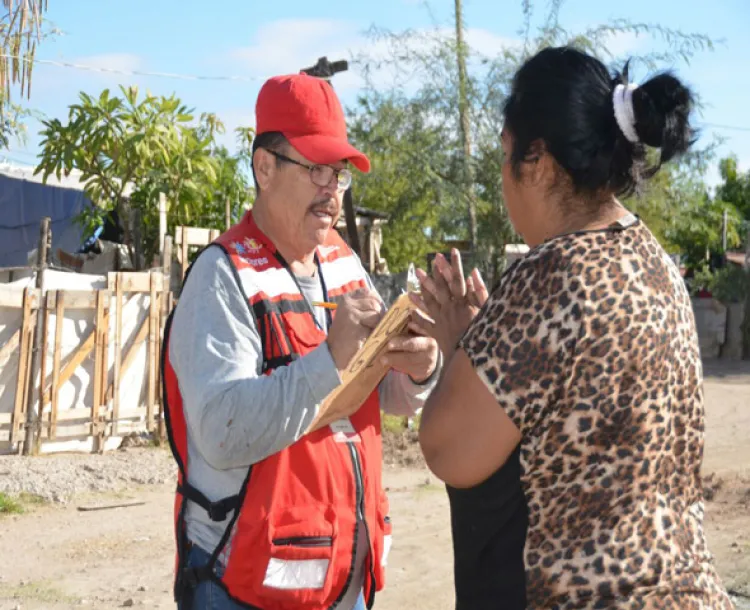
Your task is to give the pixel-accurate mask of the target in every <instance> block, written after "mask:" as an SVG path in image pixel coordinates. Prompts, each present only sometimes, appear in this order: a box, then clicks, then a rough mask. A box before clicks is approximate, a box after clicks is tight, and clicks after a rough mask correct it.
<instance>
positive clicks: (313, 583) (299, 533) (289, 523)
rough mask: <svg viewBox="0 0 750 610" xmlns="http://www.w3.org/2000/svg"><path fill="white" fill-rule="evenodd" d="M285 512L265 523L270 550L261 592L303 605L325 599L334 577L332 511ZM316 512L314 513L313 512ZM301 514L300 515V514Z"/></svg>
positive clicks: (336, 536) (267, 596)
mask: <svg viewBox="0 0 750 610" xmlns="http://www.w3.org/2000/svg"><path fill="white" fill-rule="evenodd" d="M292 512H296V511H291V512H290V513H286V514H284V515H278V516H277V518H276V519H275V520H274V521H275V522H269V524H268V542H269V554H268V562H267V565H266V569H265V574H264V576H263V582H262V585H261V591H262V593H261V594H262V596H263V597H264V598H267V599H269V600H277V601H279V602H286V603H289V604H294V605H300V606H303V605H305V604H315V603H320V602H323V601H325V600H327V599H328V597H329V596H330V593H331V588H332V583H333V581H334V577H335V572H336V566H335V563H336V562H335V559H336V550H337V548H338V531H337V524H336V522H335V520H334V519H333V518H329V517H333V515H330V516H329V517H328V516H324V515H321V514H320V513H318V512H317V511H312V510H310V511H308V512H307V514H306V516H305V518H304V519H298V518H295V517H296V515H294V514H292ZM316 513H317V514H316ZM300 516H301V515H300Z"/></svg>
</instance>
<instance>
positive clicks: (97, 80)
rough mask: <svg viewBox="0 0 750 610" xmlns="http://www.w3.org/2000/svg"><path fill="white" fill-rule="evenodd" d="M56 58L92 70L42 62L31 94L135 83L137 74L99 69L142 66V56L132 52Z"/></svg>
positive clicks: (85, 89) (125, 70)
mask: <svg viewBox="0 0 750 610" xmlns="http://www.w3.org/2000/svg"><path fill="white" fill-rule="evenodd" d="M58 61H60V62H64V63H67V64H74V65H76V66H86V67H89V68H94V69H93V70H84V69H80V68H72V67H63V66H54V65H47V64H41V65H39V66H37V67H36V68H35V69H34V70H35V75H36V74H37V73H39V76H40V78H35V84H34V89H33V91H32V95H39V94H41V93H42V92H46V93H47V94H49V93H50V92H52V91H54V92H56V96H57V97H63V96H64V95H63V92H64V94H67V93H68V92H71V91H88V92H96V90H97V89H101V88H102V87H114V86H116V85H118V84H121V83H122V84H127V83H134V82H136V80H137V78H136V77H131V76H125V75H123V74H118V73H114V72H103V71H100V70H102V69H108V70H116V71H118V72H132V71H133V70H139V69H142V68H143V65H144V61H143V58H142V57H140V56H138V55H135V54H132V53H106V54H101V55H86V56H81V57H75V58H72V59H68V58H61V59H59V60H58Z"/></svg>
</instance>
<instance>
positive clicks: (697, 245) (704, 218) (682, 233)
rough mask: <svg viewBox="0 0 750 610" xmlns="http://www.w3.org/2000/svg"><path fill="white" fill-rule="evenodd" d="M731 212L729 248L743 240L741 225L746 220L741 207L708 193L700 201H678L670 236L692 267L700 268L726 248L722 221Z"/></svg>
mask: <svg viewBox="0 0 750 610" xmlns="http://www.w3.org/2000/svg"><path fill="white" fill-rule="evenodd" d="M725 210H726V212H727V221H728V222H727V247H728V248H733V247H736V246H738V245H739V244H740V243H741V239H740V234H739V227H740V225H741V222H742V218H741V217H740V214H739V212H738V211H737V209H736V208H735V207H734V206H733V205H732V204H729V203H725V202H723V201H719V200H717V199H711V198H710V197H708V196H707V195H705V196H704V197H703V198H702V199H700V200H697V201H695V200H694V201H687V202H677V203H676V204H675V205H674V206H673V208H672V213H673V214H675V216H674V218H673V222H672V225H671V227H670V228H669V229H668V232H667V238H668V240H669V241H670V242H671V243H673V244H675V245H676V246H677V247H678V248H679V251H680V252H681V253H682V254H684V255H685V257H686V265H687V266H688V267H693V268H695V267H699V266H700V265H701V264H702V263H703V262H705V261H706V259H707V257H708V255H709V253H711V252H721V251H722V224H723V215H724V211H725Z"/></svg>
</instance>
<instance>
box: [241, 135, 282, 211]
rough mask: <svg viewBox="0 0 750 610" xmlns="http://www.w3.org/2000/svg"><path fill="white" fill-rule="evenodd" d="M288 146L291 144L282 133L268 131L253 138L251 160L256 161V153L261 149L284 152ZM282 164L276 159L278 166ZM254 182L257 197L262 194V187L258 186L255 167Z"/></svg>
mask: <svg viewBox="0 0 750 610" xmlns="http://www.w3.org/2000/svg"><path fill="white" fill-rule="evenodd" d="M288 145H289V142H288V141H287V139H286V138H285V137H284V134H283V133H281V132H280V131H266V132H265V133H261V134H258V135H257V136H255V137H254V138H253V145H252V149H251V151H250V155H251V157H250V158H251V159H255V151H256V150H258V149H259V148H265V149H267V150H274V151H276V152H284V151H285V150H286V147H287V146H288ZM280 163H281V161H279V160H278V159H276V165H279V164H280ZM253 182H254V183H255V194H256V196H257V195H258V194H259V193H260V186H258V179H257V178H256V177H255V167H253Z"/></svg>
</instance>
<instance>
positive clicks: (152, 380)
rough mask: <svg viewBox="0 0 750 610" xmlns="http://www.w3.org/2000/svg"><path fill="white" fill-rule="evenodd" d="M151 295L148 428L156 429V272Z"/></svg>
mask: <svg viewBox="0 0 750 610" xmlns="http://www.w3.org/2000/svg"><path fill="white" fill-rule="evenodd" d="M151 278H152V280H154V281H152V282H151V295H150V300H149V308H148V358H147V359H146V362H147V366H146V368H147V369H148V371H147V373H146V374H147V375H148V390H147V396H146V430H148V431H149V432H152V431H153V429H154V399H155V398H156V374H157V371H156V359H157V358H158V353H157V352H158V348H157V341H158V337H159V302H158V298H157V294H158V293H157V292H156V281H155V280H156V274H152V275H151Z"/></svg>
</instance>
